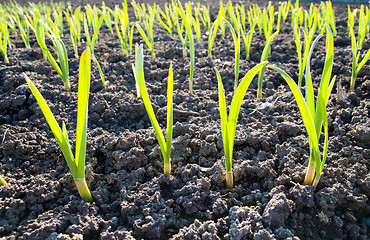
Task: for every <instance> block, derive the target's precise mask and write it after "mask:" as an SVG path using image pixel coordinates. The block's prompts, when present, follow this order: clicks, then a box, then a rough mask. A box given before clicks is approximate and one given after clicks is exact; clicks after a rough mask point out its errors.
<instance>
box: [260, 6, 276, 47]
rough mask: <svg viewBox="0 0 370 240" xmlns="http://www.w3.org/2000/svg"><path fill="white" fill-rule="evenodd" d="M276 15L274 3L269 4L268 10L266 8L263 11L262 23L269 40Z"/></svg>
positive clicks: (266, 37)
mask: <svg viewBox="0 0 370 240" xmlns="http://www.w3.org/2000/svg"><path fill="white" fill-rule="evenodd" d="M274 15H275V12H274V6H272V5H269V6H268V7H267V10H266V9H264V10H263V12H262V25H263V32H264V34H265V39H266V41H268V40H269V39H270V37H271V35H272V30H273V26H274V21H275V17H274Z"/></svg>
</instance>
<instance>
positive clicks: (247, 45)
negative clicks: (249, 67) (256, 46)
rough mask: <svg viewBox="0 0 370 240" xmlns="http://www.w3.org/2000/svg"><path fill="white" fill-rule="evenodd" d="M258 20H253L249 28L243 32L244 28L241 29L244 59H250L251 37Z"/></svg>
mask: <svg viewBox="0 0 370 240" xmlns="http://www.w3.org/2000/svg"><path fill="white" fill-rule="evenodd" d="M257 22H258V20H256V21H254V22H253V24H252V26H251V29H250V30H249V31H248V32H247V33H245V32H244V30H243V31H242V37H243V42H244V47H245V59H246V60H247V61H249V59H250V53H249V52H250V49H251V43H252V37H253V33H254V29H255V27H256V24H257Z"/></svg>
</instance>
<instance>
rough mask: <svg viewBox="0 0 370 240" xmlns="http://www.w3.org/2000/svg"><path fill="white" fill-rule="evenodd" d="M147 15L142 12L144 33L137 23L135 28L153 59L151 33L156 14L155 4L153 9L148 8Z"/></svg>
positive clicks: (152, 37) (152, 35) (152, 36)
mask: <svg viewBox="0 0 370 240" xmlns="http://www.w3.org/2000/svg"><path fill="white" fill-rule="evenodd" d="M148 11H149V14H147V13H145V12H144V15H143V16H144V19H143V21H144V25H145V31H144V30H143V29H142V27H141V26H140V24H139V23H136V24H135V26H136V28H137V30H138V31H139V33H140V35H141V36H142V37H143V39H144V41H145V43H146V45H147V46H148V48H149V50H150V52H151V53H152V58H154V57H155V53H154V33H153V25H154V20H155V16H156V14H157V13H156V12H157V8H156V4H154V6H153V8H148Z"/></svg>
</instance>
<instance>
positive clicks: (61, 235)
mask: <svg viewBox="0 0 370 240" xmlns="http://www.w3.org/2000/svg"><path fill="white" fill-rule="evenodd" d="M87 2H89V3H92V2H94V1H92V0H91V1H81V2H79V1H77V2H75V3H74V6H75V5H76V4H77V5H78V4H85V3H87ZM98 2H99V1H98ZM106 2H107V3H108V4H109V6H112V4H113V1H106ZM162 2H163V1H162ZM215 2H217V3H215V4H213V5H212V6H213V7H212V8H211V12H212V16H213V17H214V16H215V9H217V8H218V1H215ZM207 3H209V2H207ZM262 4H263V5H265V4H266V2H263V3H262ZM335 8H336V9H335V11H336V16H337V31H338V36H337V37H335V59H334V69H333V75H337V79H338V82H340V83H341V85H342V86H343V88H344V89H342V90H340V89H338V87H337V86H336V87H335V88H334V90H333V94H332V96H331V97H330V100H329V104H328V119H329V135H330V138H329V151H328V159H327V162H326V165H325V168H324V173H323V176H322V177H321V180H320V183H319V185H318V187H317V188H313V187H312V186H303V185H302V182H303V178H304V174H305V169H306V166H307V162H308V158H309V142H308V137H307V134H306V130H305V128H304V125H303V123H302V120H301V115H300V113H299V111H298V107H297V104H296V102H295V100H294V97H293V95H292V94H291V92H290V91H289V89H288V88H287V87H286V84H285V83H284V80H283V79H282V78H281V77H280V76H279V75H278V74H277V73H275V72H273V71H270V70H268V71H267V72H266V77H265V82H264V98H263V99H261V100H259V99H256V97H255V95H256V87H257V81H256V79H255V80H254V82H252V84H251V86H250V87H249V90H248V91H247V94H246V97H245V99H244V102H243V104H242V107H241V110H240V115H239V121H238V124H237V137H236V140H235V147H234V155H233V168H234V174H235V187H234V188H233V189H231V190H227V189H226V186H225V182H224V175H223V174H224V162H223V146H222V137H221V130H220V128H221V127H220V117H219V110H218V93H217V80H216V76H215V71H214V67H216V68H217V69H218V70H219V71H220V73H221V75H222V78H223V82H224V86H225V91H226V93H227V104H230V101H231V98H232V87H233V79H234V60H233V59H234V57H233V56H234V46H233V43H232V39H231V36H230V34H228V35H227V38H226V39H222V38H221V35H220V36H218V38H217V40H216V43H215V45H214V50H213V59H212V60H211V59H209V58H208V52H207V36H206V35H205V29H203V30H202V35H203V39H202V40H201V41H200V42H196V45H195V48H196V66H195V77H194V95H189V92H188V76H187V75H188V70H189V59H188V58H187V59H183V58H182V48H181V44H180V41H179V39H178V37H177V35H176V34H174V35H173V36H170V35H169V34H168V33H167V32H166V31H165V30H164V29H163V28H161V27H159V24H157V28H155V49H156V58H154V59H153V58H151V57H150V52H149V50H148V49H147V48H146V46H144V49H146V50H145V76H146V83H147V88H148V91H149V95H150V97H151V101H152V104H153V107H154V110H155V112H156V115H157V119H158V121H159V123H160V125H161V126H162V127H163V128H164V127H165V126H166V111H165V109H166V103H167V100H166V92H167V75H168V68H169V65H170V62H171V61H172V62H173V69H174V89H175V90H174V109H175V111H174V112H175V113H174V114H175V115H174V130H173V131H174V132H173V134H174V136H173V139H174V140H173V153H172V175H171V176H169V175H165V174H163V160H162V156H161V152H160V148H159V145H158V142H157V140H156V137H155V133H154V131H153V128H152V127H151V124H150V121H149V118H148V116H147V113H146V110H145V108H144V105H143V103H142V100H141V99H137V98H136V92H135V91H136V90H135V81H134V77H133V74H132V68H131V64H132V63H133V62H134V57H133V56H130V57H125V56H123V54H122V52H121V47H120V44H119V41H118V38H117V37H116V36H112V34H111V33H110V31H109V30H108V29H107V28H106V27H105V26H104V27H103V28H102V30H101V32H100V35H99V42H98V43H97V45H96V48H95V53H96V55H97V58H98V60H99V61H100V63H101V65H102V68H103V71H104V75H105V77H106V80H108V81H109V85H108V87H107V89H106V90H105V89H104V88H103V87H102V84H101V81H100V77H99V73H98V70H97V68H96V66H95V65H94V64H93V68H92V70H93V71H92V85H91V94H90V102H89V104H90V105H89V125H88V126H89V127H88V147H87V160H86V162H87V167H86V172H87V179H88V182H89V186H90V189H91V191H92V194H93V197H94V202H93V203H91V204H90V203H87V202H85V201H83V200H81V199H80V197H79V195H78V192H77V190H76V187H75V185H74V183H73V179H72V177H71V174H70V172H69V170H68V167H67V164H66V162H65V160H64V158H63V156H62V154H61V151H60V149H59V146H58V144H57V142H56V140H55V138H54V136H53V134H52V132H51V131H50V129H49V126H48V125H47V123H46V121H45V119H44V117H43V115H42V112H41V110H40V108H39V106H38V104H37V102H36V101H35V98H34V97H33V96H32V94H31V92H30V90H29V88H28V86H27V84H26V81H25V80H24V77H23V75H22V74H23V73H26V74H27V75H28V76H29V77H30V78H31V79H32V81H34V82H35V84H36V85H37V87H38V88H39V90H40V91H41V93H42V95H43V96H44V98H45V99H46V100H47V102H48V104H49V107H50V108H51V110H52V112H53V113H54V114H55V116H56V118H57V121H58V122H59V123H61V122H62V121H65V122H66V124H67V129H68V132H69V134H70V135H71V139H73V134H74V130H75V127H76V115H77V114H76V112H77V79H78V59H76V58H74V56H73V50H72V45H71V44H70V43H69V35H68V31H66V32H65V35H64V37H63V40H64V41H65V42H66V43H68V44H67V47H68V51H69V53H70V61H69V63H70V76H71V78H70V80H71V86H72V92H71V93H70V92H67V91H65V90H64V89H63V84H62V82H61V79H60V77H59V76H58V75H57V74H56V72H55V71H54V70H53V68H52V66H51V65H50V64H49V63H48V62H45V61H43V60H42V52H41V49H40V48H39V47H38V46H37V42H36V40H35V37H34V36H33V35H32V37H31V45H32V49H26V48H24V45H23V42H22V40H21V39H20V36H18V37H15V36H14V35H13V36H12V42H13V43H14V45H15V47H14V48H12V49H9V59H10V62H11V63H10V64H4V63H3V61H2V59H0V109H1V114H0V139H2V142H1V146H0V149H1V151H0V174H2V175H3V176H4V177H5V179H6V180H7V181H8V182H9V184H7V185H5V186H1V187H0V238H1V239H49V240H51V239H133V238H136V239H141V238H144V239H274V238H276V239H289V238H290V239H369V237H370V236H369V235H370V234H369V225H370V224H369V222H370V209H369V200H368V199H369V194H370V177H369V167H370V166H369V163H370V162H369V159H370V148H369V147H370V119H369V113H370V96H369V93H370V67H369V66H368V64H367V65H366V66H365V67H364V68H363V70H362V71H361V72H360V74H359V76H358V78H357V82H356V88H355V90H354V91H353V92H348V91H347V90H346V89H348V86H349V80H350V74H351V50H350V49H351V48H350V39H349V38H348V34H347V28H346V14H347V12H346V11H347V9H346V6H345V5H335ZM67 30H68V29H67ZM134 42H142V38H141V36H140V35H139V34H138V33H135V36H134ZM264 43H265V41H264V37H263V36H260V35H259V34H258V33H257V32H256V33H255V34H254V36H253V41H252V49H251V61H245V52H244V51H242V57H241V62H240V69H241V72H240V77H242V76H244V74H245V73H246V72H247V71H248V70H249V69H251V68H252V67H253V66H255V65H256V64H257V63H258V62H259V60H260V55H261V53H262V50H263V47H264ZM369 46H370V41H368V39H367V40H366V42H365V45H364V49H368V48H369ZM83 48H84V46H81V48H80V50H81V51H82V50H83ZM324 57H325V42H324V38H323V39H322V40H320V42H319V44H318V46H317V49H316V50H315V54H314V56H313V58H312V62H311V69H312V76H313V79H314V81H315V84H316V87H317V84H318V81H319V79H320V77H321V72H322V68H323V63H324ZM269 61H270V62H271V64H274V65H277V66H279V67H281V68H282V69H284V70H286V71H287V72H288V73H289V74H290V75H291V76H292V77H293V78H294V79H297V77H298V76H297V69H298V65H297V57H296V50H295V45H294V41H293V38H292V32H291V28H290V26H289V24H288V22H287V23H286V24H284V27H283V28H282V30H281V32H280V33H279V35H278V36H277V37H276V38H275V40H274V42H273V44H272V55H271V57H270V58H269ZM72 145H73V143H72Z"/></svg>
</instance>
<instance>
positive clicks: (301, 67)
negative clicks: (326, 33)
mask: <svg viewBox="0 0 370 240" xmlns="http://www.w3.org/2000/svg"><path fill="white" fill-rule="evenodd" d="M308 31H309V32H307V30H306V29H303V33H304V43H303V52H302V43H301V34H300V29H296V28H295V29H294V30H293V33H294V39H295V44H296V47H297V53H298V72H299V76H298V86H299V87H301V86H302V79H303V75H304V71H305V69H306V63H307V57H308V53H309V51H310V46H311V43H312V40H313V37H314V35H315V31H316V21H313V26H311V27H310V28H308ZM302 55H303V56H302Z"/></svg>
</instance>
